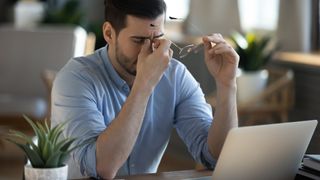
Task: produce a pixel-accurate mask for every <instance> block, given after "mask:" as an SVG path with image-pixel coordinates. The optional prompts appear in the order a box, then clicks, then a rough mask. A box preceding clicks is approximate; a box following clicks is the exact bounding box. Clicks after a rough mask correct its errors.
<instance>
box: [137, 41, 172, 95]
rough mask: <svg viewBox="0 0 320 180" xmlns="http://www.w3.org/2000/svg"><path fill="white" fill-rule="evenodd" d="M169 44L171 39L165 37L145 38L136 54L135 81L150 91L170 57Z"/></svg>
mask: <svg viewBox="0 0 320 180" xmlns="http://www.w3.org/2000/svg"><path fill="white" fill-rule="evenodd" d="M170 45H171V41H170V40H166V39H154V40H153V42H151V41H150V40H149V39H147V40H145V42H144V44H143V46H142V48H141V51H140V54H139V56H138V62H137V75H136V79H135V83H137V82H139V83H142V84H143V85H144V86H145V87H146V88H149V90H150V91H152V90H153V89H154V87H155V86H156V85H157V84H158V82H159V81H160V79H161V77H162V75H163V73H164V71H165V70H166V69H167V67H168V66H169V62H170V59H171V58H172V54H173V51H172V50H171V49H170Z"/></svg>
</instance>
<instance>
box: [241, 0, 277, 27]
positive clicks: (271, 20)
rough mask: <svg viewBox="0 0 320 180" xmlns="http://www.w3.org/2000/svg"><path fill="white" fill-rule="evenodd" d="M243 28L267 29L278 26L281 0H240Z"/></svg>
mask: <svg viewBox="0 0 320 180" xmlns="http://www.w3.org/2000/svg"><path fill="white" fill-rule="evenodd" d="M238 6H239V13H240V22H241V27H242V30H243V31H245V32H247V31H252V30H267V31H274V30H275V29H276V28H277V23H278V14H279V0H268V1H266V0H238Z"/></svg>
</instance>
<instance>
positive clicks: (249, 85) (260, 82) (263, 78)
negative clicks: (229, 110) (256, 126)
mask: <svg viewBox="0 0 320 180" xmlns="http://www.w3.org/2000/svg"><path fill="white" fill-rule="evenodd" d="M268 77H269V74H268V71H267V70H259V71H253V72H245V71H241V70H240V73H239V74H238V77H237V96H238V97H237V99H238V103H239V104H242V103H245V102H246V101H248V100H250V99H251V98H252V97H254V96H256V95H258V94H260V93H261V92H262V91H263V90H264V89H265V87H266V85H267V82H268Z"/></svg>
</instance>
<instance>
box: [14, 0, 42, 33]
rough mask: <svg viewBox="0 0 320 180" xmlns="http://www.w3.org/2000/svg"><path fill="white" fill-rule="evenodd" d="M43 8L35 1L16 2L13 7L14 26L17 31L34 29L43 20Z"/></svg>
mask: <svg viewBox="0 0 320 180" xmlns="http://www.w3.org/2000/svg"><path fill="white" fill-rule="evenodd" d="M44 12H45V6H44V4H43V3H42V2H38V1H36V0H33V1H31V0H29V1H18V2H17V3H16V5H15V7H14V25H15V27H16V28H18V29H31V28H34V27H36V26H37V25H38V24H39V23H40V21H41V20H42V19H43V16H44Z"/></svg>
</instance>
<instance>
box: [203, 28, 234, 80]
mask: <svg viewBox="0 0 320 180" xmlns="http://www.w3.org/2000/svg"><path fill="white" fill-rule="evenodd" d="M203 43H204V47H205V52H204V54H205V62H206V65H207V67H208V70H209V72H210V73H211V75H212V76H213V77H214V78H215V80H216V83H217V85H222V86H232V85H234V84H235V82H236V71H237V68H238V63H239V55H238V54H237V53H236V51H235V50H234V49H233V48H232V47H231V45H230V44H228V43H227V42H226V41H225V39H224V38H223V37H222V35H221V34H212V35H211V36H205V37H203Z"/></svg>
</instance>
